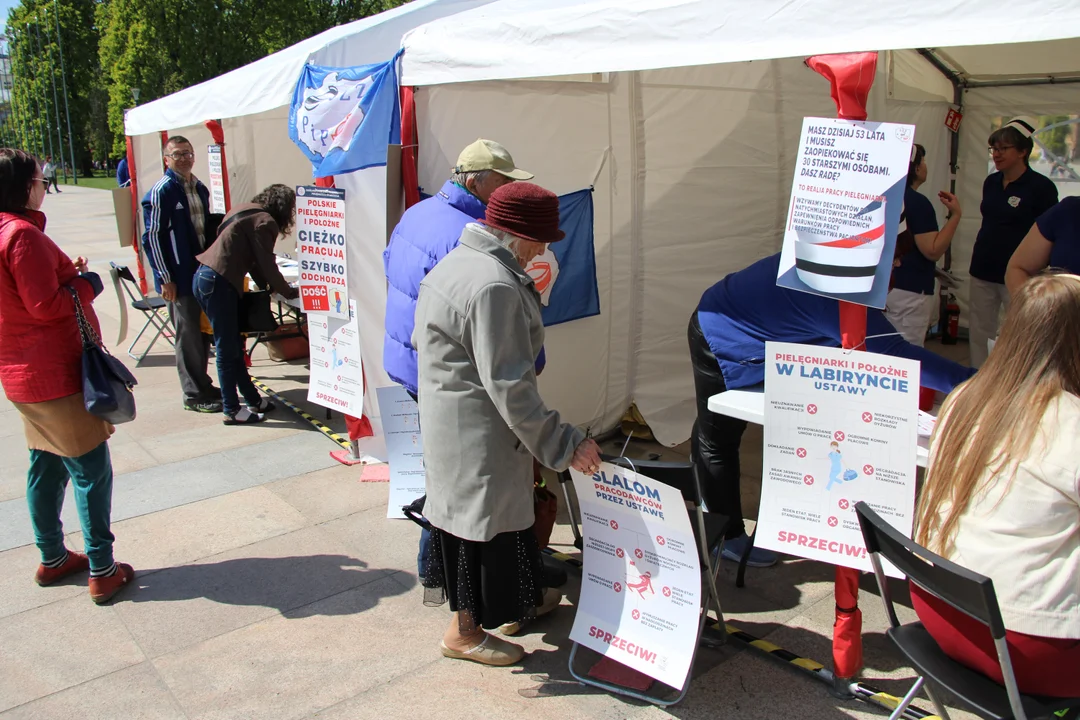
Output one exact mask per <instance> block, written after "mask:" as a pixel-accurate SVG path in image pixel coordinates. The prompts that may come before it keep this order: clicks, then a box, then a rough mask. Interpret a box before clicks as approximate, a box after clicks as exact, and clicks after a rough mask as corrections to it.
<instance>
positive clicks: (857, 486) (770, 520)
mask: <svg viewBox="0 0 1080 720" xmlns="http://www.w3.org/2000/svg"><path fill="white" fill-rule="evenodd" d="M918 428H919V363H918V362H917V361H915V360H908V359H905V358H896V357H892V356H890V355H877V354H874V353H865V352H845V351H843V350H839V349H836V348H823V347H817V346H812V345H796V344H793V343H772V342H770V343H765V452H764V467H763V469H762V487H761V506H760V510H759V514H758V526H757V532H756V535H755V537H756V540H755V544H756V545H758V546H759V547H764V548H768V549H770V550H779V551H781V552H785V553H788V554H791V555H798V556H800V557H805V558H810V559H811V560H823V561H825V562H828V563H832V564H833V565H843V566H844V567H850V568H856V569H858V570H867V571H869V570H871V566H870V558H869V556H868V555H867V554H866V547H865V545H864V544H863V540H862V532H861V531H860V530H859V521H858V518H857V517H856V515H855V503H857V502H859V501H860V500H864V501H866V503H867V504H868V505H870V507H872V508H873V509H874V510H876V511H877V512H878V513H879V514H880V515H881V516H882V517H883V518H885V519H886V520H887V521H888V522H889V523H890V524H891V525H893V526H894V527H895V528H897V529H898V530H900V532H902V533H904V534H905V535H909V536H910V534H911V527H912V521H913V518H914V514H915V456H916V452H917V450H916V448H917V446H918ZM886 569H887V570H889V571H891V574H894V575H896V576H897V577H900V575H899V574H898V573H897V572H896V571H895V570H894V569H893V568H892V567H891V566H889V565H888V564H887V563H886Z"/></svg>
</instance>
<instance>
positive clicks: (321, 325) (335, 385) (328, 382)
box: [307, 300, 364, 417]
mask: <svg viewBox="0 0 1080 720" xmlns="http://www.w3.org/2000/svg"><path fill="white" fill-rule="evenodd" d="M349 310H350V313H349V318H348V319H347V320H338V319H337V318H334V317H329V316H327V315H318V314H309V315H308V316H307V320H308V350H309V351H310V353H311V355H310V365H311V376H310V379H309V382H308V401H309V402H313V403H315V404H316V405H322V406H323V407H328V408H330V409H331V410H339V411H341V412H343V413H346V414H348V415H352V416H353V417H363V415H364V364H363V361H362V360H361V357H360V348H361V345H360V327H359V325H358V324H357V321H356V301H355V300H351V301H349Z"/></svg>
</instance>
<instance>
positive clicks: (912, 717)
mask: <svg viewBox="0 0 1080 720" xmlns="http://www.w3.org/2000/svg"><path fill="white" fill-rule="evenodd" d="M711 627H712V629H714V630H719V629H720V624H719V623H713V624H712V625H711ZM725 628H726V629H727V634H728V635H730V636H731V637H733V638H735V639H736V640H739V641H741V642H744V643H746V644H747V645H749V646H750V647H752V648H755V649H757V650H761V651H762V652H765V653H767V654H769V655H771V656H772V657H774V658H776V659H778V660H782V661H784V662H786V663H788V664H789V665H794V666H795V667H797V668H799V669H800V670H806V671H807V672H809V673H810V674H812V675H813V676H814V677H816V678H817V679H818V680H821V681H822V682H824V683H826V684H828V685H830V686H832V685H833V684H834V676H833V673H832V671H831V670H829V668H827V667H825V666H824V665H822V664H821V663H819V662H817V661H816V660H811V659H810V658H804V657H799V656H798V655H796V654H795V653H793V652H791V651H789V650H785V649H784V648H782V647H780V646H779V645H776V644H774V643H771V642H769V641H768V640H760V639H758V638H756V637H754V636H753V635H751V634H750V633H747V632H743V631H742V630H740V629H739V628H737V627H735V626H734V625H732V624H730V623H726V624H725ZM846 689H847V690H848V692H850V693H851V694H852V695H853V696H854V697H855V698H857V699H859V700H862V701H864V702H867V703H870V704H871V705H876V706H878V707H880V708H881V709H883V710H888V711H889V712H892V711H893V710H895V709H896V708H897V707H898V706H899V705H900V702H901V698H898V697H896V696H895V695H890V694H888V693H886V692H882V691H881V690H878V689H877V688H873V687H870V686H869V685H864V684H862V683H860V682H858V681H855V680H853V681H851V682H850V683H848V685H847V688H846ZM903 717H904V718H907V720H940V719H939V718H938V716H937V715H933V714H932V713H928V712H927V711H925V710H923V709H922V708H919V707H916V706H915V705H908V706H907V708H906V709H905V710H904V714H903Z"/></svg>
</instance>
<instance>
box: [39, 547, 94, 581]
mask: <svg viewBox="0 0 1080 720" xmlns="http://www.w3.org/2000/svg"><path fill="white" fill-rule="evenodd" d="M89 569H90V558H88V557H86V556H85V555H83V554H82V553H77V552H74V551H72V550H68V556H67V560H65V561H64V564H63V565H58V566H56V567H52V568H47V567H45V566H44V565H38V569H37V572H36V573H34V582H36V583H37V584H38V585H40V586H41V587H45V586H46V585H52V584H53V583H54V582H56V581H57V580H61V579H63V578H66V577H67V576H68V575H74V574H75V573H81V572H86V571H87V570H89Z"/></svg>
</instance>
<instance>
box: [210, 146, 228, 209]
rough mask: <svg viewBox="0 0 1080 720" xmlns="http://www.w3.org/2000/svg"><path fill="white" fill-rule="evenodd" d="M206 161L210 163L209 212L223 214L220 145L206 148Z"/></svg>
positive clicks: (223, 187) (223, 178) (223, 184)
mask: <svg viewBox="0 0 1080 720" xmlns="http://www.w3.org/2000/svg"><path fill="white" fill-rule="evenodd" d="M206 162H207V163H209V165H210V212H212V213H217V214H220V215H224V214H225V174H224V172H222V163H221V146H220V145H209V146H207V148H206Z"/></svg>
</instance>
